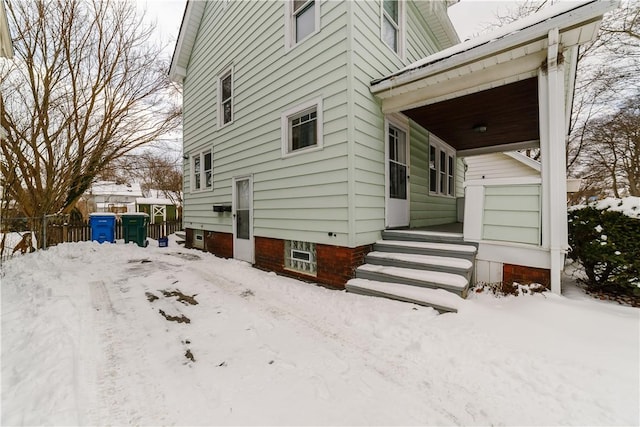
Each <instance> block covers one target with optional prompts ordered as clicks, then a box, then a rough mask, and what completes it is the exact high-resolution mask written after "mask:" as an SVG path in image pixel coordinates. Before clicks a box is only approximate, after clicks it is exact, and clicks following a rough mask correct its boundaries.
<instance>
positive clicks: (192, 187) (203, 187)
mask: <svg viewBox="0 0 640 427" xmlns="http://www.w3.org/2000/svg"><path fill="white" fill-rule="evenodd" d="M207 153H210V154H211V186H210V187H207V186H206V184H207V179H206V174H205V169H204V156H205V155H206V154H207ZM196 157H200V188H198V189H196V185H195V183H196V174H195V168H194V163H195V159H196ZM189 168H190V169H191V170H190V173H189V179H190V180H191V181H190V182H189V189H190V190H191V193H201V192H203V191H211V190H213V150H212V149H206V150H201V151H196V152H193V153H191V155H190V156H189Z"/></svg>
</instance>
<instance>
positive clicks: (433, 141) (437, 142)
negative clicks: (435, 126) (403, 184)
mask: <svg viewBox="0 0 640 427" xmlns="http://www.w3.org/2000/svg"><path fill="white" fill-rule="evenodd" d="M432 145H433V146H434V147H435V148H436V191H431V166H430V164H427V173H428V181H427V182H428V186H429V187H428V188H429V195H430V196H436V197H448V198H455V197H456V181H457V179H456V171H455V168H456V167H457V164H458V163H457V157H456V150H455V149H454V148H453V147H452V146H450V145H449V144H447V143H445V142H444V141H442V140H441V139H440V138H438V137H436V136H435V135H434V134H432V133H430V134H429V148H428V153H429V161H431V146H432ZM441 152H444V153H445V154H446V156H447V158H446V159H445V166H446V167H447V168H448V166H449V156H451V157H453V168H454V170H453V190H452V191H451V192H452V194H449V183H448V179H449V174H448V172H449V171H446V170H445V173H444V178H445V180H447V182H446V184H445V190H446V192H445V193H441V192H440V191H439V189H440V180H441V178H442V176H443V175H442V173H441V170H440V153H441Z"/></svg>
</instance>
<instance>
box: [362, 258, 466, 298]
mask: <svg viewBox="0 0 640 427" xmlns="http://www.w3.org/2000/svg"><path fill="white" fill-rule="evenodd" d="M356 278H358V279H368V280H375V281H378V282H389V283H400V284H405V285H412V286H418V287H423V288H433V289H438V288H439V289H444V290H445V291H449V292H451V293H454V294H456V295H458V296H460V297H462V298H466V297H467V292H468V290H469V280H468V279H467V278H466V277H465V276H461V275H459V274H452V273H445V272H441V271H430V270H417V269H413V268H402V267H390V266H385V265H374V264H363V265H361V266H360V267H358V268H357V269H356Z"/></svg>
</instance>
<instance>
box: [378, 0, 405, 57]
mask: <svg viewBox="0 0 640 427" xmlns="http://www.w3.org/2000/svg"><path fill="white" fill-rule="evenodd" d="M405 10H406V7H405V2H404V0H398V26H399V31H398V51H397V52H396V51H394V50H393V49H392V48H391V46H389V45H388V44H387V42H385V41H384V13H385V12H384V0H382V1H381V2H380V41H382V44H384V45H385V46H386V47H387V48H388V49H389V50H390V51H391V52H393V53H395V54H396V56H398V58H400V59H401V60H402V61H404V60H405V46H406V34H407V17H406V13H405Z"/></svg>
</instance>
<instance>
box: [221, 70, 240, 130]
mask: <svg viewBox="0 0 640 427" xmlns="http://www.w3.org/2000/svg"><path fill="white" fill-rule="evenodd" d="M229 75H230V76H231V120H230V121H229V122H227V123H223V120H224V111H223V108H222V80H223V79H224V78H226V77H227V76H229ZM217 90H218V94H217V95H218V96H217V98H218V102H217V103H218V127H219V128H223V127H225V126H229V125H230V124H232V123H233V121H234V119H235V115H236V114H235V108H234V102H233V101H234V98H235V94H236V88H235V73H234V69H233V65H229V66H227V67H225V68H224V69H223V70H222V71H221V72H220V73H218V88H217Z"/></svg>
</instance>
